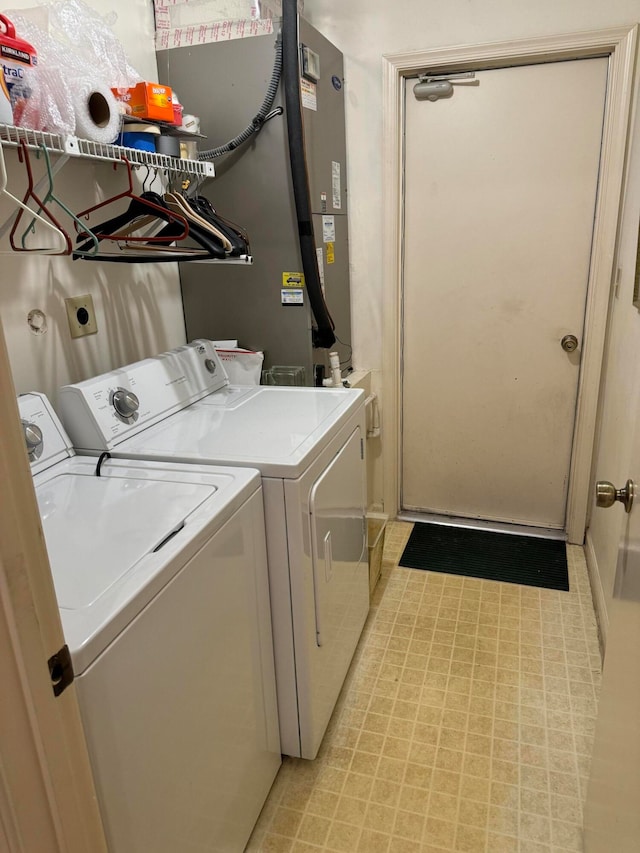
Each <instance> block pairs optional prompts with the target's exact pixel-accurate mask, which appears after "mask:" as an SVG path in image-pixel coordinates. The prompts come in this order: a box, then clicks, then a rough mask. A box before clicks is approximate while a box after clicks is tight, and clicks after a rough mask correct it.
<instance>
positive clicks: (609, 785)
mask: <svg viewBox="0 0 640 853" xmlns="http://www.w3.org/2000/svg"><path fill="white" fill-rule="evenodd" d="M638 414H639V417H638V419H637V421H636V436H635V446H634V449H633V453H632V455H631V462H630V468H629V473H630V474H631V476H632V477H633V478H634V480H635V483H636V491H637V492H638V493H637V494H636V495H635V500H634V505H633V506H632V508H631V512H630V513H629V515H628V516H627V518H626V524H625V526H624V528H623V531H622V536H621V538H620V547H619V551H618V563H617V567H616V577H615V582H614V589H613V599H612V601H611V604H610V609H609V630H608V632H607V647H606V653H605V660H604V671H603V676H602V689H601V694H600V700H599V704H598V720H597V724H596V734H595V743H594V750H593V759H592V763H591V775H590V779H589V788H588V794H587V803H586V807H585V853H610V851H614V850H615V851H616V853H636V851H637V850H639V849H640V808H639V803H640V489H639V488H638V486H639V485H640V412H639V413H638ZM616 485H617V486H623V484H622V483H617V484H616ZM595 511H596V512H605V511H606V512H609V513H621V512H622V509H621V507H620V505H619V504H615V505H614V506H613V507H610V508H609V509H607V510H604V509H597V510H595Z"/></svg>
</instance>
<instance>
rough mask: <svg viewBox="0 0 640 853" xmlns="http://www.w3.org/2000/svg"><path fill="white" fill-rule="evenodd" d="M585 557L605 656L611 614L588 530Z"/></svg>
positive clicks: (602, 650) (601, 648) (601, 647)
mask: <svg viewBox="0 0 640 853" xmlns="http://www.w3.org/2000/svg"><path fill="white" fill-rule="evenodd" d="M584 556H585V559H586V561H587V570H588V572H589V583H590V584H591V594H592V596H593V605H594V608H595V611H596V620H597V622H598V633H599V636H600V651H601V652H602V653H603V654H604V650H605V648H606V645H607V634H608V632H609V614H608V612H607V605H606V602H605V597H604V590H603V588H602V581H601V579H600V571H599V569H598V559H597V557H596V552H595V551H594V548H593V542H592V541H591V536H590V535H589V531H588V530H587V535H586V537H585V543H584Z"/></svg>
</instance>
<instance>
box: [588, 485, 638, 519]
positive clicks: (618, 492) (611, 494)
mask: <svg viewBox="0 0 640 853" xmlns="http://www.w3.org/2000/svg"><path fill="white" fill-rule="evenodd" d="M634 496H635V484H634V482H633V480H627V482H626V483H625V485H624V488H622V489H616V487H615V486H614V485H613V483H610V482H609V481H608V480H598V482H597V483H596V506H601V507H603V508H604V509H607V508H608V507H610V506H613V505H614V503H615V502H616V501H620V503H621V504H623V505H624V511H625V512H631V507H632V506H633V498H634Z"/></svg>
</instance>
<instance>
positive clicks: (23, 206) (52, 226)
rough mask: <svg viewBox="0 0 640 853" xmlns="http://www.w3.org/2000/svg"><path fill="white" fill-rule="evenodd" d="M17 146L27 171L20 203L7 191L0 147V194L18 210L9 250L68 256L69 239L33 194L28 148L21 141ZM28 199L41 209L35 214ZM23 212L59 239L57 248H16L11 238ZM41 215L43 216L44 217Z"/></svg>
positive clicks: (70, 247)
mask: <svg viewBox="0 0 640 853" xmlns="http://www.w3.org/2000/svg"><path fill="white" fill-rule="evenodd" d="M18 145H19V147H18V157H19V159H20V162H21V163H24V164H25V168H26V171H27V180H28V183H29V186H28V188H27V192H26V195H25V197H24V199H23V200H22V201H20V199H18V198H16V197H15V196H14V195H12V193H10V192H9V190H8V189H7V181H8V177H7V167H6V163H5V159H4V150H3V149H2V146H1V145H0V194H1V195H3V196H6V197H7V198H9V199H10V200H11V201H12V202H13V204H15V205H16V206H17V207H18V208H19V211H18V215H17V217H16V219H15V221H14V223H13V226H12V228H11V232H10V235H9V241H10V243H11V248H12V249H13V251H14V252H30V253H32V254H39V255H68V254H70V253H71V250H72V248H73V246H72V243H71V238H70V237H69V235H68V234H67V232H66V231H65V230H64V229H63V228H62V227H61V226H60V224H59V223H58V222H57V221H56V220H55V218H54V217H53V216H52V215H51V214H50V212H49V211H48V210H46V208H44V207H43V205H42V204H40V201H39V199H38V198H37V196H36V195H35V193H33V173H32V172H31V163H30V161H29V153H28V148H27V146H26V145H25V143H24V141H23V140H20V142H19V143H18ZM29 198H33V199H34V201H35V202H36V204H38V206H39V207H40V208H41V211H40V212H38V213H35V212H34V211H33V210H32V209H31V208H30V207H29V206H28V205H27V201H28V199H29ZM25 212H26V213H28V214H29V215H30V216H31V217H32V218H33V220H36V221H37V222H38V223H39V224H40V225H43V226H44V227H45V228H46V229H47V230H48V231H53V232H54V233H55V234H56V236H57V237H58V239H59V246H58V247H57V248H56V247H49V246H40V247H35V248H27V247H23V246H22V245H20V246H17V245H16V244H15V241H14V239H13V238H14V235H15V232H16V230H17V226H18V222H19V221H20V219H21V218H22V215H23V213H25ZM42 214H44V216H43V215H42ZM45 217H46V218H45ZM32 224H33V223H32Z"/></svg>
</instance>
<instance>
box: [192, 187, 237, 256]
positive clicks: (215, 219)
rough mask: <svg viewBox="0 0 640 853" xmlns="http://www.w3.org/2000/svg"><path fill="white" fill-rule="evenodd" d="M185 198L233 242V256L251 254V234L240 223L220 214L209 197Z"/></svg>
mask: <svg viewBox="0 0 640 853" xmlns="http://www.w3.org/2000/svg"><path fill="white" fill-rule="evenodd" d="M185 200H186V201H187V203H188V204H189V205H190V206H191V207H192V208H193V209H194V210H195V211H197V213H198V214H199V215H200V216H201V217H203V218H204V219H207V220H208V221H209V222H211V223H212V225H214V226H215V227H216V228H217V229H219V230H220V231H221V232H222V233H223V234H225V235H226V237H227V239H228V240H229V241H230V242H231V244H232V251H231V255H232V257H239V256H240V255H248V254H250V248H249V235H248V234H247V232H246V231H245V230H244V229H243V228H241V227H240V226H239V225H236V224H235V223H233V222H230V221H229V220H228V219H225V218H224V217H223V216H220V214H219V213H218V211H217V210H216V209H215V208H214V207H213V205H212V204H211V202H210V201H209V199H208V198H205V197H204V196H199V195H195V196H193V197H185Z"/></svg>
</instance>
